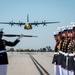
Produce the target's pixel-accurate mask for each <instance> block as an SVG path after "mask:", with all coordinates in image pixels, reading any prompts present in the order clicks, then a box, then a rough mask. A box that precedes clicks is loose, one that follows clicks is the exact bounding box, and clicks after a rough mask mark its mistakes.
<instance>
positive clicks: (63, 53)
mask: <svg viewBox="0 0 75 75" xmlns="http://www.w3.org/2000/svg"><path fill="white" fill-rule="evenodd" d="M59 53H61V54H62V55H64V56H68V53H65V52H62V51H59Z"/></svg>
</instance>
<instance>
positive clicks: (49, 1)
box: [0, 0, 75, 49]
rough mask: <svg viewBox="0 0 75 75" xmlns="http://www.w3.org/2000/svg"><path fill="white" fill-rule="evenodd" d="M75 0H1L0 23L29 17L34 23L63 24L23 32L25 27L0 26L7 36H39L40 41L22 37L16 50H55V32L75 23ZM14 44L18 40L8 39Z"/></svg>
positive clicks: (23, 19) (22, 20)
mask: <svg viewBox="0 0 75 75" xmlns="http://www.w3.org/2000/svg"><path fill="white" fill-rule="evenodd" d="M74 9H75V0H0V22H9V21H12V20H13V21H15V22H19V21H21V22H26V20H27V19H26V18H27V14H29V19H30V22H34V21H38V22H41V21H44V20H46V21H60V23H58V24H49V25H47V26H45V27H43V26H42V25H41V26H38V27H34V26H33V29H32V30H29V31H28V30H24V26H22V27H20V26H16V25H15V26H12V27H11V26H10V25H2V24H1V25H0V28H4V33H5V34H6V33H10V34H12V33H13V34H25V35H36V36H38V38H22V39H21V41H20V43H19V44H17V45H16V46H15V47H14V48H23V49H28V48H29V49H40V48H43V47H46V46H51V48H52V49H54V46H55V40H54V38H53V32H54V31H56V29H57V27H61V26H67V25H70V23H71V22H74V21H75V16H74V15H75V10H74ZM3 38H4V39H6V40H8V41H14V40H15V39H16V38H17V37H14V38H7V37H3Z"/></svg>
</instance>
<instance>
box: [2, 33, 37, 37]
mask: <svg viewBox="0 0 75 75" xmlns="http://www.w3.org/2000/svg"><path fill="white" fill-rule="evenodd" d="M3 36H5V37H20V36H23V37H38V36H32V35H23V34H21V35H16V34H4V35H3Z"/></svg>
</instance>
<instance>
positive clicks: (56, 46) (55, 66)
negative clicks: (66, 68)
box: [52, 32, 60, 75]
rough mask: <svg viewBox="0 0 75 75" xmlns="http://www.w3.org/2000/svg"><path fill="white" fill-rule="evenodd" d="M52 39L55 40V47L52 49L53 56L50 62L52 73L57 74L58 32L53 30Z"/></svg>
mask: <svg viewBox="0 0 75 75" xmlns="http://www.w3.org/2000/svg"><path fill="white" fill-rule="evenodd" d="M54 39H55V41H56V45H55V49H54V51H55V52H54V56H53V60H52V64H54V75H60V74H59V67H58V55H59V52H58V45H59V39H58V32H54Z"/></svg>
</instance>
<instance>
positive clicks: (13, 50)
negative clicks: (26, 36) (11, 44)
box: [7, 46, 54, 52]
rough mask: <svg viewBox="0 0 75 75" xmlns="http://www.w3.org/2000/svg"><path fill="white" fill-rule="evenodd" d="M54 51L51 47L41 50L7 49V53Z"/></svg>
mask: <svg viewBox="0 0 75 75" xmlns="http://www.w3.org/2000/svg"><path fill="white" fill-rule="evenodd" d="M53 51H54V50H52V49H51V47H50V46H46V47H44V48H40V49H37V50H36V49H16V50H15V49H14V48H10V49H7V52H53Z"/></svg>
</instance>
